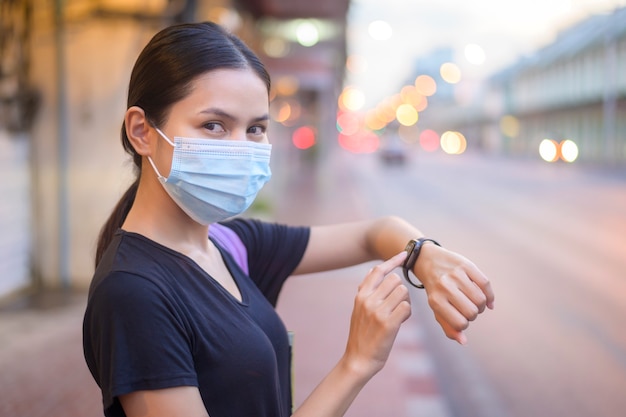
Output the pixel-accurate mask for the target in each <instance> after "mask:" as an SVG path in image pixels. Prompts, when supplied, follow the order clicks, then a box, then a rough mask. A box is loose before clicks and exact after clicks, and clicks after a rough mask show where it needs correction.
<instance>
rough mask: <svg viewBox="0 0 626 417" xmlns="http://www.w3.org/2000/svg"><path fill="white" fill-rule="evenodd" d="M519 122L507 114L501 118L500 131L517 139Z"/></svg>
mask: <svg viewBox="0 0 626 417" xmlns="http://www.w3.org/2000/svg"><path fill="white" fill-rule="evenodd" d="M519 128H520V124H519V120H518V119H517V117H515V116H512V115H510V114H507V115H505V116H502V117H501V118H500V131H501V132H502V133H503V134H504V135H506V136H508V137H510V138H516V137H517V136H518V135H519Z"/></svg>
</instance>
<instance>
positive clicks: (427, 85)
mask: <svg viewBox="0 0 626 417" xmlns="http://www.w3.org/2000/svg"><path fill="white" fill-rule="evenodd" d="M415 88H416V89H417V91H418V92H419V93H420V94H422V95H423V96H426V97H430V96H432V95H433V94H435V93H436V92H437V83H436V82H435V79H434V78H433V77H431V76H430V75H420V76H418V77H417V78H416V79H415Z"/></svg>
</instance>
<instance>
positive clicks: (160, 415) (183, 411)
mask: <svg viewBox="0 0 626 417" xmlns="http://www.w3.org/2000/svg"><path fill="white" fill-rule="evenodd" d="M120 402H121V403H122V408H124V413H126V415H127V416H128V417H209V413H208V412H207V410H206V408H204V403H203V402H202V397H200V391H198V388H197V387H174V388H165V389H157V390H150V391H135V392H131V393H130V394H126V395H122V396H120Z"/></svg>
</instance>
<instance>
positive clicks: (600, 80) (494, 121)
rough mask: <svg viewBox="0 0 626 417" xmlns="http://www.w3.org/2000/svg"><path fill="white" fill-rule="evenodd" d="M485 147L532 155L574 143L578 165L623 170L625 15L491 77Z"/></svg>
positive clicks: (562, 39)
mask: <svg viewBox="0 0 626 417" xmlns="http://www.w3.org/2000/svg"><path fill="white" fill-rule="evenodd" d="M482 110H483V111H482V112H481V117H482V120H481V118H479V119H477V122H478V123H479V126H477V124H476V121H475V122H473V123H469V124H468V126H467V128H470V129H471V128H474V129H476V128H477V127H479V128H480V132H481V137H482V138H483V143H482V145H483V147H486V148H489V149H492V150H493V149H495V150H499V151H503V152H506V153H510V154H516V155H537V150H538V147H539V144H540V143H541V141H542V140H544V139H552V140H553V141H555V142H556V143H560V142H561V141H563V140H566V139H569V140H571V141H573V142H574V143H576V145H577V147H578V150H579V156H578V161H581V162H585V163H593V164H602V165H622V166H623V165H626V8H622V9H618V10H615V11H614V12H613V13H610V14H603V15H595V16H591V17H590V18H588V19H586V20H584V21H582V22H580V23H578V24H576V25H575V26H573V27H571V28H569V29H567V30H565V31H563V32H562V33H560V35H559V36H558V37H557V39H556V40H555V41H554V42H553V43H552V44H550V45H548V46H546V47H544V48H543V49H541V50H538V51H536V52H535V53H534V54H532V55H531V56H528V57H526V58H524V59H522V60H520V61H519V62H518V63H516V64H515V65H513V66H511V67H509V68H506V69H505V70H503V71H501V72H500V73H498V74H496V75H494V76H493V77H492V78H491V79H490V80H489V81H488V85H487V90H486V94H485V95H484V96H483V97H482Z"/></svg>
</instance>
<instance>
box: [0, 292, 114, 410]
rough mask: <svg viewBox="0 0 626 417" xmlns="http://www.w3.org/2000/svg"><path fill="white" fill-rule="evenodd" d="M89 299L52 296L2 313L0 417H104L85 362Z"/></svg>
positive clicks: (38, 297) (83, 296) (80, 296)
mask: <svg viewBox="0 0 626 417" xmlns="http://www.w3.org/2000/svg"><path fill="white" fill-rule="evenodd" d="M85 299H86V298H85V295H84V294H80V293H79V294H64V293H50V294H44V295H38V296H34V297H30V298H28V299H25V300H23V301H22V303H21V304H20V305H17V304H13V305H11V306H8V307H5V308H3V309H2V310H0V370H1V371H0V417H91V416H102V415H103V414H102V406H101V399H100V392H99V391H98V387H97V385H96V384H95V382H94V381H93V379H92V378H91V375H90V374H89V370H88V369H87V366H86V365H85V360H84V359H83V351H82V341H81V338H82V336H81V327H82V316H83V311H84V306H85Z"/></svg>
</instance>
